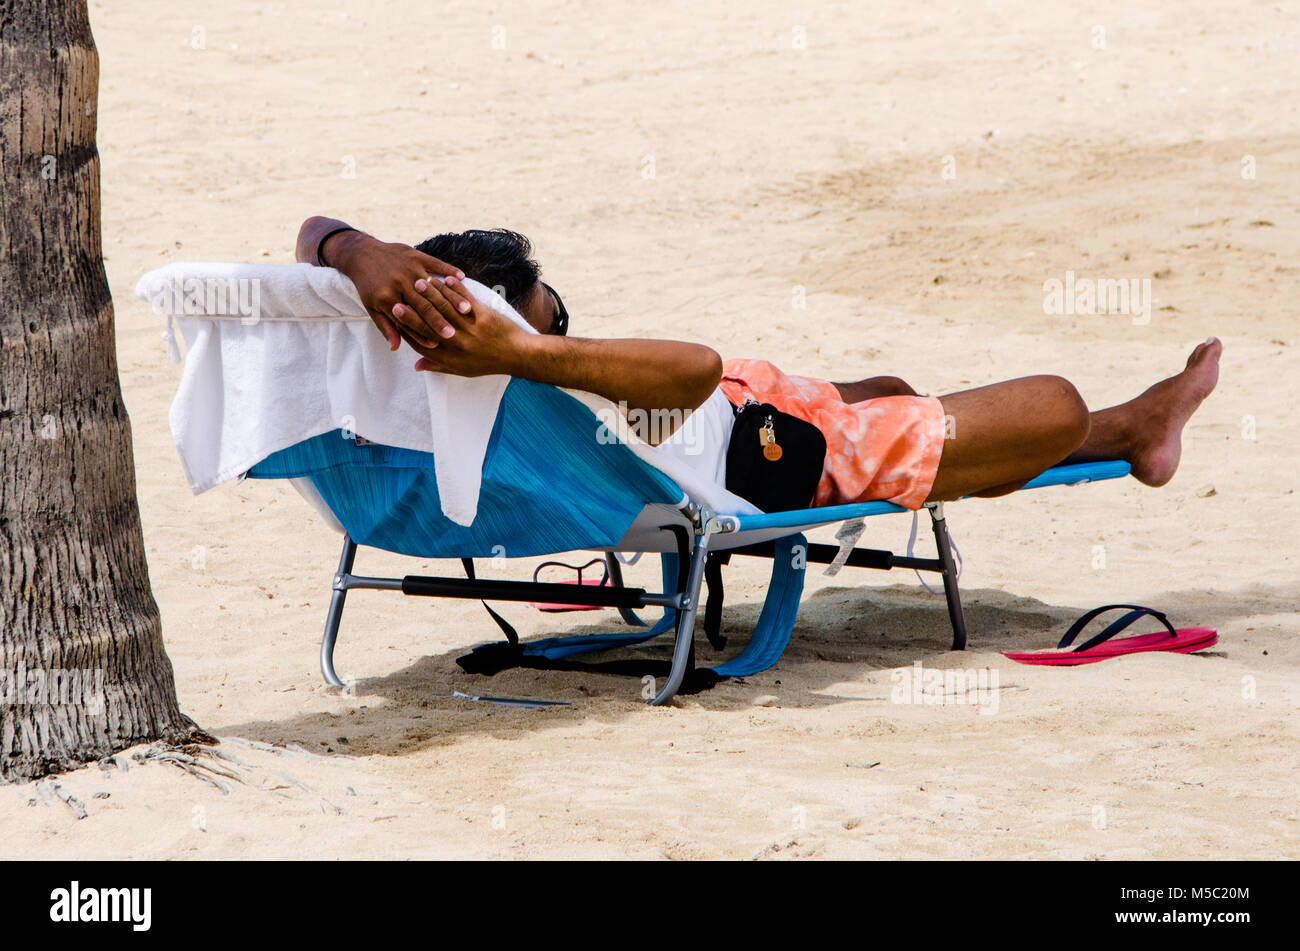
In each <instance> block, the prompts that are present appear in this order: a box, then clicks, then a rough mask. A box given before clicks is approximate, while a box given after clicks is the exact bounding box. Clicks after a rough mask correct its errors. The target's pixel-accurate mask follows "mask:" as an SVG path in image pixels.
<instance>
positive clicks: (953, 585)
mask: <svg viewBox="0 0 1300 951" xmlns="http://www.w3.org/2000/svg"><path fill="white" fill-rule="evenodd" d="M926 508H927V509H929V510H930V521H931V523H932V526H933V528H934V544H935V547H936V548H937V549H938V550H939V563H940V564H941V565H942V566H943V594H944V598H945V599H946V600H947V601H948V620H949V622H951V624H952V649H953V650H955V651H961V650H965V649H966V615H965V614H964V613H963V612H962V609H961V593H960V592H959V591H958V589H957V563H956V562H955V561H954V560H953V557H952V541H951V539H949V537H948V523H947V522H945V521H944V517H943V503H942V502H931V503H930V504H928V505H926Z"/></svg>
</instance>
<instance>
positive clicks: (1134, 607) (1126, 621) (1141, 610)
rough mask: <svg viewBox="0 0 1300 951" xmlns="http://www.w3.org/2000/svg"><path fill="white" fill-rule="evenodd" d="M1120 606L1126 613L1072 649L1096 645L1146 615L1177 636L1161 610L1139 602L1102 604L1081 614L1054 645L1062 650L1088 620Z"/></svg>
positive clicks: (1090, 647) (1081, 649)
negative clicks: (1125, 609)
mask: <svg viewBox="0 0 1300 951" xmlns="http://www.w3.org/2000/svg"><path fill="white" fill-rule="evenodd" d="M1121 608H1127V609H1128V613H1126V614H1124V615H1122V616H1121V617H1120V618H1118V619H1117V620H1115V621H1112V622H1111V623H1110V624H1109V625H1107V626H1106V627H1105V628H1104V629H1103V630H1102V632H1101V633H1100V634H1097V635H1096V636H1094V637H1090V638H1088V640H1086V641H1084V642H1083V643H1082V644H1080V645H1079V646H1078V647H1076V648H1075V649H1074V652H1075V653H1077V652H1079V651H1086V650H1090V649H1092V648H1094V647H1096V646H1097V645H1098V644H1101V643H1104V642H1105V641H1108V640H1110V639H1111V638H1112V637H1114V636H1115V635H1116V634H1118V633H1119V632H1120V631H1122V630H1124V629H1125V628H1126V627H1128V626H1129V625H1130V624H1132V623H1133V622H1134V621H1136V620H1137V619H1138V618H1142V617H1148V616H1149V617H1153V618H1155V619H1156V620H1157V621H1159V622H1160V623H1161V624H1163V625H1164V626H1165V629H1166V630H1167V631H1169V636H1170V637H1177V636H1178V632H1177V631H1175V630H1174V626H1173V625H1172V624H1170V623H1169V618H1168V617H1166V616H1165V614H1164V612H1163V611H1156V610H1155V609H1153V608H1146V607H1143V606H1142V605H1140V604H1106V605H1102V606H1101V607H1099V608H1093V609H1092V610H1091V611H1089V612H1088V613H1087V614H1085V615H1083V617H1081V618H1079V620H1077V621H1075V622H1074V623H1073V624H1071V625H1070V629H1069V630H1068V631H1066V632H1065V636H1064V637H1062V638H1061V642H1060V643H1059V644H1057V645H1056V647H1057V649H1058V650H1063V649H1064V648H1066V647H1069V646H1070V645H1071V644H1072V643H1074V639H1075V638H1076V637H1078V636H1079V632H1080V631H1082V630H1083V629H1084V628H1085V627H1087V626H1088V622H1089V621H1091V620H1092V619H1093V618H1095V617H1097V615H1099V614H1104V613H1105V612H1107V611H1115V610H1119V609H1121Z"/></svg>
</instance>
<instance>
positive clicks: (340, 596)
mask: <svg viewBox="0 0 1300 951" xmlns="http://www.w3.org/2000/svg"><path fill="white" fill-rule="evenodd" d="M925 507H926V509H927V510H928V511H929V513H930V520H931V527H932V528H933V529H934V540H935V546H936V548H937V549H938V556H937V557H935V558H914V557H911V556H900V555H896V554H894V553H893V552H891V551H886V550H881V549H874V548H854V549H853V550H852V551H851V552H850V553H849V555H848V558H847V560H846V561H844V562H843V564H844V565H846V566H848V567H851V568H875V569H880V570H884V571H888V570H890V569H891V568H912V569H915V570H917V571H932V572H936V573H938V574H939V575H941V576H942V577H943V590H944V596H945V598H946V599H947V602H948V619H949V621H950V622H951V624H952V633H953V640H952V649H953V650H964V649H965V647H966V620H965V617H964V616H963V614H962V607H961V595H960V593H959V592H958V589H957V568H956V563H955V561H954V559H953V553H952V542H951V540H950V539H949V537H948V526H947V523H946V522H945V521H944V514H943V503H942V502H930V503H926V506H925ZM682 511H683V514H685V515H686V516H687V518H688V519H690V522H691V526H692V528H693V536H694V537H693V539H692V537H691V534H692V533H688V532H687V530H686V529H685V528H684V527H683V526H681V525H665V526H663V529H664V530H665V531H671V532H672V533H673V534H674V536H675V538H676V542H677V550H678V556H679V565H680V567H681V570H680V572H679V575H678V582H677V588H678V590H677V591H676V592H675V593H673V592H663V593H653V592H648V591H646V590H645V589H644V588H629V587H627V586H625V585H624V584H623V574H622V571H621V570H620V568H619V563H618V559H617V558H616V557H615V556H614V554H613V553H612V552H609V553H607V554H606V560H607V563H608V564H609V569H610V580H611V584H609V585H604V586H600V587H593V586H575V585H565V584H553V583H543V582H536V581H493V580H489V579H479V580H473V579H468V578H438V577H426V576H421V575H407V576H405V577H403V578H375V577H368V576H365V575H355V574H353V573H352V566H353V562H354V561H355V559H356V554H357V544H356V542H354V541H353V540H352V538H351V537H350V536H348V535H346V534H345V535H344V536H343V552H342V554H341V555H340V556H339V567H338V571H337V572H335V574H334V583H333V590H334V594H333V596H332V597H331V598H330V606H329V612H328V613H327V614H326V617H325V632H324V635H323V636H322V638H321V645H320V666H321V673H322V674H323V675H324V677H325V682H326V683H328V684H332V685H333V686H342V685H343V681H342V679H341V678H340V677H339V675H338V673H337V672H335V670H334V645H335V643H336V642H337V640H338V634H339V623H340V621H341V620H342V618H343V605H344V602H345V601H346V600H347V595H348V592H349V591H351V590H353V589H356V588H369V589H373V590H380V591H400V592H402V593H403V594H406V595H412V596H416V597H426V598H473V599H476V600H483V601H552V602H562V603H565V604H580V605H584V606H591V607H609V608H617V609H618V610H619V612H620V613H621V614H622V615H623V619H624V620H626V621H628V622H629V623H633V624H639V623H640V622H639V620H638V619H637V617H636V615H635V614H633V613H632V612H633V610H634V609H636V608H645V607H664V608H674V609H676V610H677V612H678V615H677V631H676V640H675V642H674V644H673V660H672V668H671V670H670V672H669V675H668V681H667V682H666V683H665V684H664V685H663V687H662V688H661V689H660V690H659V691H658V693H656V694H655V696H654V698H653V699H651V700H650V701H649V703H650V705H651V706H661V705H662V704H665V703H667V702H668V701H669V700H671V699H672V697H673V695H674V694H676V693H677V690H678V688H679V687H680V686H681V685H682V680H683V679H684V678H685V677H686V675H687V673H688V672H689V671H690V670H691V669H692V668H693V667H694V663H695V618H696V615H697V613H698V609H699V602H700V588H701V585H702V582H703V579H704V566H705V562H706V561H707V559H708V556H709V552H710V551H711V550H712V549H711V546H712V542H713V539H714V538H715V536H718V535H720V534H727V533H730V532H734V531H736V526H737V522H736V520H735V519H734V518H727V517H723V518H719V517H718V516H716V515H715V514H714V513H713V512H712V511H711V510H710V509H709V508H708V507H707V506H695V505H693V504H688V505H687V506H685V507H684V508H683V510H682ZM773 550H774V549H773V546H772V545H771V543H760V544H757V545H749V546H744V547H739V548H733V549H731V553H732V554H740V555H752V556H755V557H766V558H771V557H773ZM839 552H840V549H839V548H837V547H836V546H834V545H818V544H810V545H808V546H807V552H806V561H807V562H808V563H809V564H830V563H831V562H832V561H833V560H834V559H835V557H836V556H837V555H838V554H839Z"/></svg>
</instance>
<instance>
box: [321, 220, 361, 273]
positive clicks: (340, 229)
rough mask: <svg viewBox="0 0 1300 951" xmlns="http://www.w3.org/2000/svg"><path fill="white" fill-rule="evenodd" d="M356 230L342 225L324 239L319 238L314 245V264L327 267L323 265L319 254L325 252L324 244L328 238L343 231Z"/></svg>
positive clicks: (323, 261) (323, 262)
mask: <svg viewBox="0 0 1300 951" xmlns="http://www.w3.org/2000/svg"><path fill="white" fill-rule="evenodd" d="M356 230H357V229H356V228H353V227H351V226H349V225H344V226H343V227H342V228H335V229H334V230H333V231H331V232H329V233H328V234H326V235H325V237H323V238H321V239H320V243H319V244H317V245H316V263H317V264H319V265H320V266H321V267H329V265H328V264H326V263H325V259H324V258H323V257H321V254H322V253H323V252H324V250H325V242H326V241H328V240H329V239H330V238H332V237H334V236H335V235H336V234H342V233H343V232H344V231H356Z"/></svg>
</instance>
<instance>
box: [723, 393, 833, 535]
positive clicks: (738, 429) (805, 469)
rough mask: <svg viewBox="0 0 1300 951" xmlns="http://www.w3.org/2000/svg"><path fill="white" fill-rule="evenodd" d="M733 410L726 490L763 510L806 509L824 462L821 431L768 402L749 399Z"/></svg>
mask: <svg viewBox="0 0 1300 951" xmlns="http://www.w3.org/2000/svg"><path fill="white" fill-rule="evenodd" d="M735 409H736V422H735V426H733V427H732V430H731V442H730V444H729V445H728V446H727V491H728V492H732V493H734V494H736V495H738V496H740V497H741V498H742V499H744V500H745V501H746V502H752V503H753V504H754V505H756V506H758V507H759V508H760V509H762V510H763V511H764V512H786V511H790V510H792V509H805V508H807V507H808V506H809V504H811V502H812V500H813V496H814V495H815V494H816V492H817V483H818V482H820V481H821V477H822V466H823V465H824V464H825V462H826V437H825V436H823V435H822V432H821V430H820V429H818V428H817V427H816V426H814V425H813V424H812V423H808V422H804V421H803V420H802V419H799V418H798V417H797V416H791V415H790V414H789V413H783V412H781V411H780V410H779V409H777V408H776V407H775V406H772V405H771V404H770V403H759V402H757V401H754V400H750V401H748V402H746V403H745V404H744V405H743V406H737V407H736V408H735Z"/></svg>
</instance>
